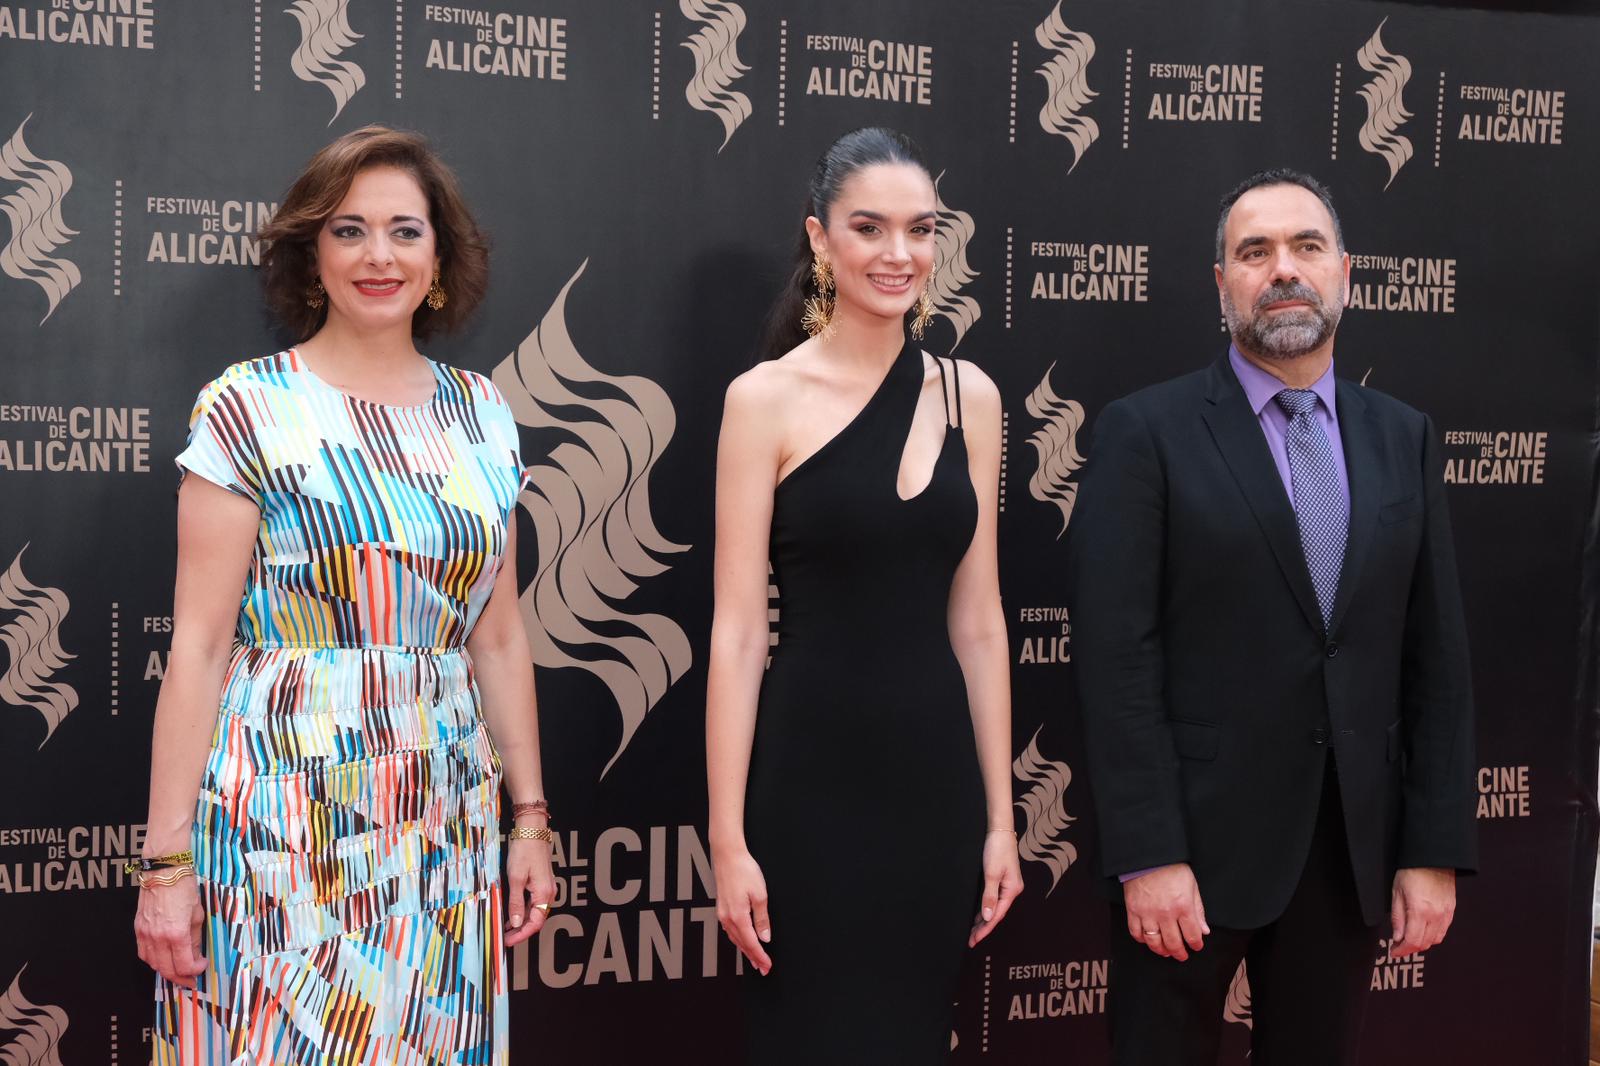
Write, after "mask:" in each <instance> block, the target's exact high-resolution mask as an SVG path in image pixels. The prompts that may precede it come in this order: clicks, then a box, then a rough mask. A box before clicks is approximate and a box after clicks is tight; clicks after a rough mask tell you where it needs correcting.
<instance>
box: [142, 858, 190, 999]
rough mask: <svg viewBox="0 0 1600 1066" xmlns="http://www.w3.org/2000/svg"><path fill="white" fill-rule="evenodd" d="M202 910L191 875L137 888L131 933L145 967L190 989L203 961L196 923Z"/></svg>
mask: <svg viewBox="0 0 1600 1066" xmlns="http://www.w3.org/2000/svg"><path fill="white" fill-rule="evenodd" d="M204 921H205V911H204V910H202V909H201V907H200V889H199V887H198V886H197V885H196V884H195V880H194V878H193V877H183V878H179V880H178V881H177V882H176V883H175V884H170V885H146V886H144V887H143V888H141V889H139V912H138V913H137V914H136V915H134V919H133V935H134V937H135V938H136V939H137V940H138V941H139V958H140V959H142V960H143V961H144V962H145V963H146V964H148V965H149V967H150V968H151V969H152V970H154V971H156V973H158V974H160V975H161V976H162V977H165V978H166V979H167V980H168V981H171V982H172V983H173V984H175V985H182V986H183V987H184V988H193V987H194V979H195V977H196V976H198V975H199V974H201V973H203V972H204V971H205V968H206V960H205V959H204V958H203V957H202V956H201V954H200V926H201V924H202V923H203V922H204Z"/></svg>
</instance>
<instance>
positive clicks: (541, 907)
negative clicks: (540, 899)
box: [533, 903, 550, 914]
mask: <svg viewBox="0 0 1600 1066" xmlns="http://www.w3.org/2000/svg"><path fill="white" fill-rule="evenodd" d="M533 907H534V910H540V911H544V912H545V913H546V914H549V913H550V904H548V903H535V904H534V905H533Z"/></svg>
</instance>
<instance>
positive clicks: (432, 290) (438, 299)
mask: <svg viewBox="0 0 1600 1066" xmlns="http://www.w3.org/2000/svg"><path fill="white" fill-rule="evenodd" d="M449 299H450V297H449V296H447V295H445V291H444V287H443V286H442V285H440V284H439V268H438V267H434V268H433V284H432V285H431V286H429V287H428V306H429V307H430V308H432V309H433V310H435V311H443V310H444V305H445V303H446V302H447V301H448V300H449Z"/></svg>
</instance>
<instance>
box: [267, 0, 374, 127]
mask: <svg viewBox="0 0 1600 1066" xmlns="http://www.w3.org/2000/svg"><path fill="white" fill-rule="evenodd" d="M349 8H350V0H294V4H293V5H291V6H290V7H288V8H286V9H285V11H284V13H285V14H289V15H293V16H294V20H295V21H296V22H298V23H299V24H300V47H298V48H296V49H295V50H294V55H293V56H291V57H290V59H289V69H291V70H293V71H294V76H295V77H297V78H299V79H300V80H301V81H312V82H321V83H322V84H323V85H324V86H325V87H326V88H327V90H328V91H329V92H330V93H332V94H333V118H330V119H329V120H328V125H330V126H331V125H333V119H334V118H338V117H339V112H341V111H343V110H344V105H345V104H348V103H349V102H350V98H351V97H352V96H354V95H355V94H356V93H358V92H360V91H361V87H362V86H363V85H365V84H366V83H367V75H366V73H365V72H364V71H363V70H362V69H361V68H360V67H359V66H357V65H356V64H355V63H352V62H350V61H349V60H348V59H340V58H339V53H340V52H343V51H344V50H345V49H346V48H349V47H350V46H351V45H353V44H355V43H356V42H357V41H359V40H361V37H362V35H361V34H359V33H356V32H355V31H354V30H352V29H351V28H350V11H349Z"/></svg>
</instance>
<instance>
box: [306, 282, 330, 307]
mask: <svg viewBox="0 0 1600 1066" xmlns="http://www.w3.org/2000/svg"><path fill="white" fill-rule="evenodd" d="M327 302H328V290H327V289H324V288H323V287H322V279H321V278H317V279H315V280H314V281H312V282H311V286H310V288H308V289H306V306H307V307H309V308H311V310H313V311H320V310H322V305H323V304H325V303H327Z"/></svg>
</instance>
